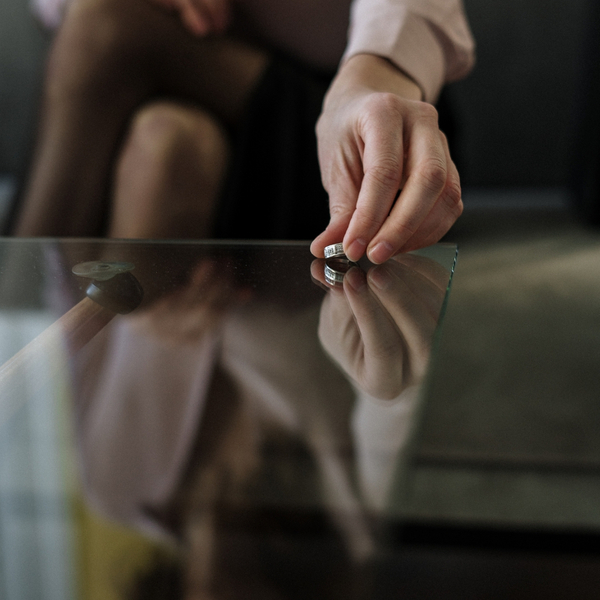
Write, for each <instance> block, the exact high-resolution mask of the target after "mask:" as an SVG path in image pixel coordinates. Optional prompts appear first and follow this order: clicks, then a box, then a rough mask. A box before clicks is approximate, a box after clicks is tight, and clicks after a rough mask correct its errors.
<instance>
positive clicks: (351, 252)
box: [346, 238, 367, 262]
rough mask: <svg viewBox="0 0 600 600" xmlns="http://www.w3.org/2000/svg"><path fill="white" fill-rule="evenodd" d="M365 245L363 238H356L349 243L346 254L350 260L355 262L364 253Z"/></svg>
mask: <svg viewBox="0 0 600 600" xmlns="http://www.w3.org/2000/svg"><path fill="white" fill-rule="evenodd" d="M366 247H367V242H365V240H361V239H360V238H357V239H355V240H354V241H353V242H352V243H351V244H350V246H348V250H346V256H347V257H348V258H349V259H350V260H352V261H355V262H356V261H357V260H359V259H360V258H361V257H362V255H363V254H364V253H365V248H366Z"/></svg>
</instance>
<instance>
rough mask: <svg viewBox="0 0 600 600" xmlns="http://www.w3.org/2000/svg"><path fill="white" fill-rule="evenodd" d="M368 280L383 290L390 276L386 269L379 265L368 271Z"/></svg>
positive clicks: (386, 286) (385, 288)
mask: <svg viewBox="0 0 600 600" xmlns="http://www.w3.org/2000/svg"><path fill="white" fill-rule="evenodd" d="M369 281H370V282H371V283H373V285H374V286H375V287H376V288H377V289H378V290H381V291H385V290H387V288H388V287H389V285H390V281H391V278H390V274H389V272H388V270H387V269H386V268H385V267H383V266H381V267H375V268H374V269H371V270H370V271H369Z"/></svg>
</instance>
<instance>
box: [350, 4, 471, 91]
mask: <svg viewBox="0 0 600 600" xmlns="http://www.w3.org/2000/svg"><path fill="white" fill-rule="evenodd" d="M356 54H375V55H378V56H382V57H384V58H387V59H388V60H390V61H391V62H393V63H394V64H395V65H396V66H397V67H398V68H400V69H401V70H402V71H404V72H405V73H406V74H407V75H408V76H410V77H411V78H412V79H414V81H415V82H416V83H417V84H418V85H419V86H420V87H421V89H422V90H423V95H424V99H425V100H426V101H428V102H435V100H436V99H437V97H438V95H439V92H440V90H441V88H442V86H443V85H444V84H445V83H450V82H452V81H456V80H458V79H461V78H462V77H464V76H465V75H467V73H468V72H469V71H470V70H471V69H472V67H473V64H474V62H475V42H474V39H473V36H472V34H471V31H470V28H469V25H468V22H467V18H466V15H465V12H464V7H463V4H462V1H461V0H428V1H423V0H354V2H353V3H352V7H351V13H350V29H349V37H348V45H347V47H346V51H345V53H344V57H343V59H342V60H347V59H348V58H350V57H351V56H354V55H356Z"/></svg>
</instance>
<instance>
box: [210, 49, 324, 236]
mask: <svg viewBox="0 0 600 600" xmlns="http://www.w3.org/2000/svg"><path fill="white" fill-rule="evenodd" d="M330 82H331V76H330V75H325V74H321V73H314V72H312V71H310V70H309V69H307V68H305V67H303V66H302V65H299V64H296V63H294V62H292V61H289V60H286V59H284V58H281V57H277V58H275V59H274V60H273V62H272V63H271V65H270V66H269V67H268V69H267V71H266V72H265V75H264V76H263V78H262V81H261V82H260V84H259V85H258V88H257V90H256V91H255V93H254V95H253V99H252V101H251V102H250V105H249V109H248V112H247V115H246V118H245V123H244V124H243V126H242V128H241V131H240V132H239V133H238V135H237V136H236V138H235V140H234V151H233V157H232V162H231V166H230V169H229V174H228V177H227V180H226V183H225V187H224V190H223V193H222V197H221V202H220V205H219V206H220V208H219V211H218V213H217V220H216V237H219V238H229V239H288V240H308V239H312V238H314V237H315V236H316V235H318V234H319V233H321V232H322V231H323V229H324V228H325V226H326V225H327V223H328V220H329V208H328V199H327V194H326V192H325V190H324V189H323V186H322V184H321V175H320V171H319V163H318V158H317V140H316V135H315V124H316V122H317V119H318V117H319V114H320V112H321V106H322V103H323V97H324V95H325V92H326V90H327V88H328V86H329V84H330Z"/></svg>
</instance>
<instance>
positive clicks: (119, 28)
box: [57, 0, 269, 126]
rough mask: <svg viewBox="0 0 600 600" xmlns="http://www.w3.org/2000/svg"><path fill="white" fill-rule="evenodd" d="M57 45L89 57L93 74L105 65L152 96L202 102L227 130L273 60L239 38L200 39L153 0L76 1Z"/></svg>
mask: <svg viewBox="0 0 600 600" xmlns="http://www.w3.org/2000/svg"><path fill="white" fill-rule="evenodd" d="M57 45H60V46H61V49H62V51H63V53H67V54H69V53H71V54H72V53H75V54H80V55H81V54H83V55H85V56H88V57H89V58H88V59H87V62H88V65H89V70H91V71H92V72H96V73H100V72H101V71H102V67H103V66H104V67H105V68H109V69H111V70H112V71H113V72H114V73H113V75H114V76H115V77H116V78H117V79H118V78H121V80H124V79H125V78H127V79H129V80H130V81H126V82H125V81H123V83H125V84H127V85H129V84H132V85H138V86H139V87H140V88H143V89H144V90H145V92H146V93H147V95H148V96H152V95H154V96H163V97H168V98H173V99H175V100H184V101H187V102H192V103H197V104H199V105H200V106H202V107H203V108H205V109H207V110H209V111H210V112H212V113H213V114H214V115H215V116H216V117H217V118H218V119H220V120H222V121H223V122H224V123H225V124H227V125H228V126H235V124H236V123H237V122H238V121H239V119H240V117H241V115H242V114H243V112H244V108H245V105H246V103H247V101H248V98H249V97H250V94H251V93H252V90H253V89H254V87H255V86H256V84H257V82H258V81H259V79H260V77H261V74H262V73H263V72H264V70H265V68H266V66H267V64H268V62H269V56H268V54H267V52H266V51H265V50H263V49H261V48H259V47H257V46H253V45H251V44H249V43H246V42H243V41H241V40H238V39H236V38H234V37H229V36H206V37H196V36H194V35H193V34H191V33H190V32H188V31H187V30H186V29H185V28H184V27H183V25H182V24H181V22H180V20H179V17H178V15H177V14H175V13H172V12H168V11H166V10H164V9H163V8H161V7H159V6H156V5H155V4H153V3H152V2H151V0H73V2H72V4H71V6H70V7H69V10H68V11H67V14H66V17H65V21H64V23H63V25H62V28H61V31H60V32H59V35H58V38H57ZM131 80H133V81H131Z"/></svg>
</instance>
